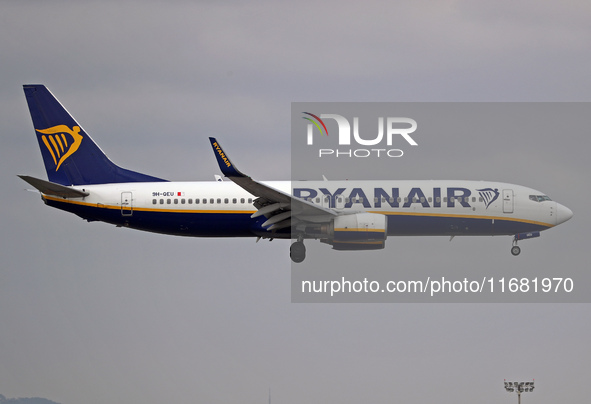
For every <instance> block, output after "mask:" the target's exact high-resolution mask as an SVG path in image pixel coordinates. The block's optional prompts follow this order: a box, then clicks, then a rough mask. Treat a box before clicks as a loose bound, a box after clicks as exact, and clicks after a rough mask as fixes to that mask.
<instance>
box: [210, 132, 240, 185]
mask: <svg viewBox="0 0 591 404" xmlns="http://www.w3.org/2000/svg"><path fill="white" fill-rule="evenodd" d="M209 141H210V142H211V147H213V154H215V158H216V159H217V161H218V165H219V166H220V170H222V173H223V174H224V175H225V176H226V177H246V175H244V174H242V173H241V172H240V171H239V170H238V169H237V168H236V166H234V164H232V162H231V161H230V159H229V158H228V156H227V155H226V153H224V150H223V149H222V146H220V144H219V143H218V141H217V140H216V139H215V138H214V137H210V138H209Z"/></svg>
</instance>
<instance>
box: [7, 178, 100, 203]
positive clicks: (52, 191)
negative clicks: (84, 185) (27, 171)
mask: <svg viewBox="0 0 591 404" xmlns="http://www.w3.org/2000/svg"><path fill="white" fill-rule="evenodd" d="M19 177H20V178H22V179H23V181H26V182H28V183H29V184H31V185H32V186H34V187H35V188H36V189H38V190H39V191H41V193H43V194H46V195H53V196H59V197H60V198H82V197H84V196H88V195H90V194H89V193H88V192H84V191H80V190H78V189H74V188H70V187H66V186H63V185H60V184H56V183H55V182H50V181H45V180H41V179H39V178H35V177H29V176H28V175H19Z"/></svg>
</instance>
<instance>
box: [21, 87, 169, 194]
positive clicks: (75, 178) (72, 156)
mask: <svg viewBox="0 0 591 404" xmlns="http://www.w3.org/2000/svg"><path fill="white" fill-rule="evenodd" d="M23 88H24V90H25V96H26V98H27V103H28V104H29V111H30V112H31V118H32V119H33V125H34V127H35V134H36V135H37V141H38V142H39V147H40V148H41V154H42V155H43V162H44V163H45V170H46V171H47V177H48V179H49V181H51V182H54V183H57V184H62V185H89V184H110V183H116V182H159V181H166V180H163V179H160V178H156V177H152V176H149V175H145V174H141V173H138V172H134V171H130V170H126V169H124V168H121V167H119V166H117V165H116V164H114V163H113V162H112V161H111V160H109V158H108V157H107V156H106V155H105V154H104V153H103V151H102V150H101V149H100V148H99V147H98V146H97V145H96V144H95V143H94V142H93V140H92V139H91V138H90V136H88V134H87V133H86V132H85V131H84V129H82V127H81V126H80V125H79V124H78V123H77V122H76V120H75V119H74V118H73V117H72V116H71V115H70V114H69V113H68V111H66V109H65V108H64V107H63V106H62V104H60V102H59V101H58V100H57V99H56V98H55V97H54V96H53V94H51V92H50V91H49V90H48V89H47V88H46V87H45V86H43V85H25V86H23Z"/></svg>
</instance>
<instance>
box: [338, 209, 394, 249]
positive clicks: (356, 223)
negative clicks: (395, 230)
mask: <svg viewBox="0 0 591 404" xmlns="http://www.w3.org/2000/svg"><path fill="white" fill-rule="evenodd" d="M332 230H333V231H332V237H331V239H329V240H327V242H328V243H329V244H332V248H333V249H335V250H380V249H382V248H384V247H385V245H386V237H387V236H388V221H387V218H386V216H385V215H380V214H376V213H357V214H354V215H343V216H337V217H336V218H335V219H334V221H333V229H332Z"/></svg>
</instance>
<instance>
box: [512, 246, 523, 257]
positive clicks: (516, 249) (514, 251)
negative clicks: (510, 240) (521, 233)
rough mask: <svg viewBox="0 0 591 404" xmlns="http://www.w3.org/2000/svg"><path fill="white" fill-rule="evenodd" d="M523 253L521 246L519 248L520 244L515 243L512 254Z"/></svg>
mask: <svg viewBox="0 0 591 404" xmlns="http://www.w3.org/2000/svg"><path fill="white" fill-rule="evenodd" d="M520 253H521V248H519V246H516V245H514V246H513V247H511V254H513V255H514V256H518V255H519V254H520Z"/></svg>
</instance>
